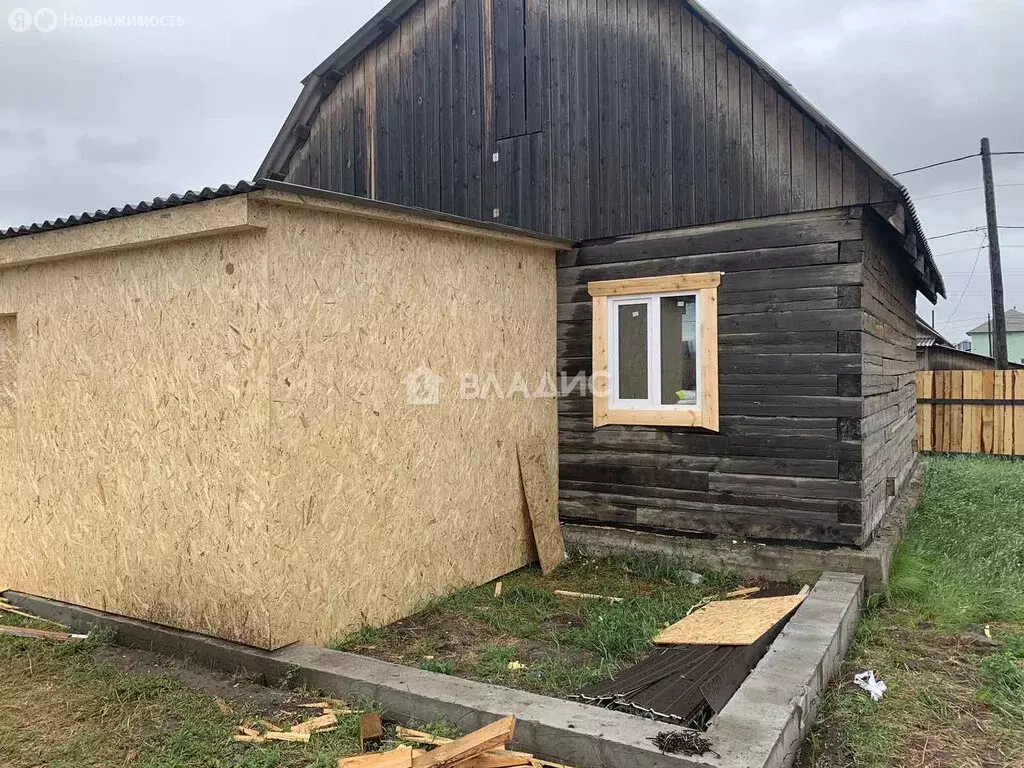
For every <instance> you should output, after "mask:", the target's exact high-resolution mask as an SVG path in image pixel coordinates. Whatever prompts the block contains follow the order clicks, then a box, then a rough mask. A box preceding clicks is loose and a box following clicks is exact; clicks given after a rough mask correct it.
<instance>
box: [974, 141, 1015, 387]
mask: <svg viewBox="0 0 1024 768" xmlns="http://www.w3.org/2000/svg"><path fill="white" fill-rule="evenodd" d="M981 170H982V174H983V175H984V177H985V215H986V218H987V219H988V266H989V274H990V275H991V278H992V322H991V324H990V326H989V330H990V331H991V333H990V334H989V342H990V343H991V347H992V359H993V360H994V361H995V365H996V369H997V370H1005V369H1006V368H1008V367H1009V364H1008V362H1007V359H1006V315H1005V314H1004V312H1003V265H1002V261H1001V260H1000V257H999V224H998V222H997V221H996V187H995V182H994V181H993V180H992V146H991V144H990V143H989V140H988V139H987V138H984V139H982V140H981Z"/></svg>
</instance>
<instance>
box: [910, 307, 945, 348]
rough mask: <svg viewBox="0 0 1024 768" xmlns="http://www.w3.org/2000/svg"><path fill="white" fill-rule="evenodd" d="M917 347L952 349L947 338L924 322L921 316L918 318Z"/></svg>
mask: <svg viewBox="0 0 1024 768" xmlns="http://www.w3.org/2000/svg"><path fill="white" fill-rule="evenodd" d="M917 346H919V347H934V346H940V347H952V346H953V345H952V344H950V343H949V341H948V340H947V339H946V337H945V336H943V335H942V334H941V333H939V332H938V331H937V330H935V329H934V328H933V327H932V326H930V325H929V324H928V323H926V322H925V321H924V318H922V317H921V316H920V315H918V316H917Z"/></svg>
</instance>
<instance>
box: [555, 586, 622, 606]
mask: <svg viewBox="0 0 1024 768" xmlns="http://www.w3.org/2000/svg"><path fill="white" fill-rule="evenodd" d="M555 596H556V597H568V598H571V599H578V600H607V601H608V602H609V603H621V602H622V601H623V598H621V597H609V596H607V595H591V594H589V593H588V592H569V591H567V590H564V589H556V590H555Z"/></svg>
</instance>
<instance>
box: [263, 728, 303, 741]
mask: <svg viewBox="0 0 1024 768" xmlns="http://www.w3.org/2000/svg"><path fill="white" fill-rule="evenodd" d="M264 738H266V739H268V740H269V741H298V742H302V743H303V744H305V743H307V742H309V734H308V733H296V732H295V731H267V733H266V735H265V736H264Z"/></svg>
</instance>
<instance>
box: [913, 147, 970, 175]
mask: <svg viewBox="0 0 1024 768" xmlns="http://www.w3.org/2000/svg"><path fill="white" fill-rule="evenodd" d="M980 156H981V153H980V152H975V153H974V154H973V155H964V156H963V157H957V158H954V159H952V160H943V161H942V162H941V163H932V164H931V165H922V166H921V167H920V168H908V169H907V170H905V171H900V172H899V173H894V174H893V176H903V175H904V174H907V173H917V172H918V171H927V170H928V169H929V168H938V167H939V166H940V165H950V164H951V163H959V162H960V161H961V160H970V159H971V158H972V157H980Z"/></svg>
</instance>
